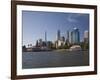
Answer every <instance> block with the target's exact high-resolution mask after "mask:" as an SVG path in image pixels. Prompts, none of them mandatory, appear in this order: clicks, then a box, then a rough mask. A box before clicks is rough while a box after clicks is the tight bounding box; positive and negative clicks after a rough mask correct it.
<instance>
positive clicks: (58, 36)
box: [57, 30, 61, 40]
mask: <svg viewBox="0 0 100 80" xmlns="http://www.w3.org/2000/svg"><path fill="white" fill-rule="evenodd" d="M60 38H61V37H60V30H58V32H57V40H60Z"/></svg>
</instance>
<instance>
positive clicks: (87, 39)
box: [84, 30, 89, 43]
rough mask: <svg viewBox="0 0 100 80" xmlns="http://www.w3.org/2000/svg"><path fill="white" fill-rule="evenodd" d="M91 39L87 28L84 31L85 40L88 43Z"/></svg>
mask: <svg viewBox="0 0 100 80" xmlns="http://www.w3.org/2000/svg"><path fill="white" fill-rule="evenodd" d="M88 41H89V32H88V31H87V30H86V31H84V42H86V43H88Z"/></svg>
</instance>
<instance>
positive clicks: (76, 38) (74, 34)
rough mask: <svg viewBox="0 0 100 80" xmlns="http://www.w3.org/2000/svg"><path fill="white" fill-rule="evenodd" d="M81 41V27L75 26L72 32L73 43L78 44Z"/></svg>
mask: <svg viewBox="0 0 100 80" xmlns="http://www.w3.org/2000/svg"><path fill="white" fill-rule="evenodd" d="M79 42H80V34H79V29H77V28H74V29H73V31H72V32H71V43H72V44H78V43H79Z"/></svg>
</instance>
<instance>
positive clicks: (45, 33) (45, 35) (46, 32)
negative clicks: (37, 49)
mask: <svg viewBox="0 0 100 80" xmlns="http://www.w3.org/2000/svg"><path fill="white" fill-rule="evenodd" d="M45 43H46V46H47V32H45Z"/></svg>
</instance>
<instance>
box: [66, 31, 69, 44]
mask: <svg viewBox="0 0 100 80" xmlns="http://www.w3.org/2000/svg"><path fill="white" fill-rule="evenodd" d="M66 41H67V42H68V43H69V31H67V38H66Z"/></svg>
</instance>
